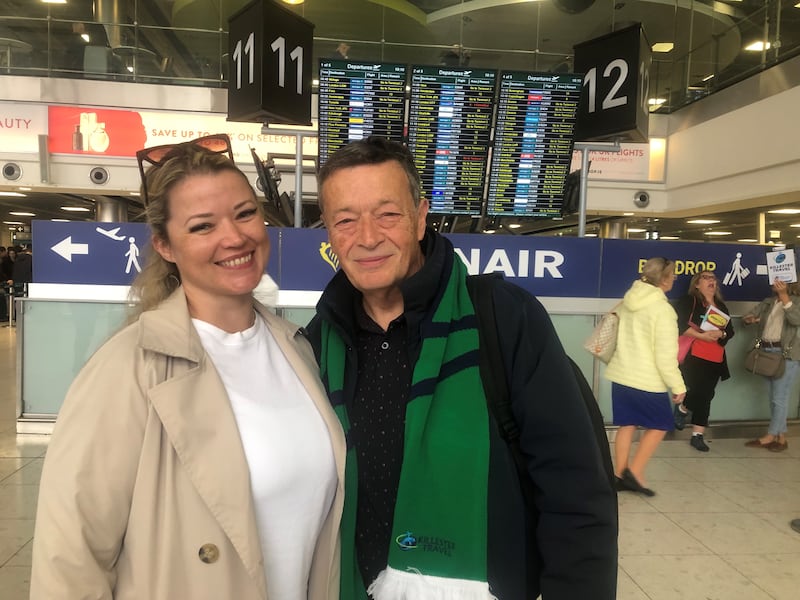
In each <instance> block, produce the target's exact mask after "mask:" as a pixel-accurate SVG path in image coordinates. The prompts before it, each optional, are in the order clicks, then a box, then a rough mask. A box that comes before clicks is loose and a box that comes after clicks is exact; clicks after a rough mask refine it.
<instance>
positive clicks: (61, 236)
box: [31, 221, 150, 285]
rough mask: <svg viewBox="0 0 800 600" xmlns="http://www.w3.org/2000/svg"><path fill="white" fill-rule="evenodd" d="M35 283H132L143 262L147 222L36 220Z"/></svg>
mask: <svg viewBox="0 0 800 600" xmlns="http://www.w3.org/2000/svg"><path fill="white" fill-rule="evenodd" d="M31 227H32V229H31V233H32V236H33V237H32V240H33V249H34V252H33V280H34V282H35V283H84V284H99V285H130V283H131V282H132V281H133V278H134V277H136V275H137V274H138V273H139V271H140V270H141V268H142V267H143V266H144V260H145V256H144V254H145V252H144V249H145V248H147V247H149V245H150V228H149V227H148V226H147V225H145V224H144V223H95V222H83V221H75V222H69V223H62V222H58V221H33V223H32V225H31Z"/></svg>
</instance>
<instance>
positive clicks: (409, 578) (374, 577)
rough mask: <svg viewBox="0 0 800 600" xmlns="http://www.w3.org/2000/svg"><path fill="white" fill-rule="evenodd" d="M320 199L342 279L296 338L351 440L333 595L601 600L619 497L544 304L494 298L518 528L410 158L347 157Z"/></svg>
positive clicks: (470, 334) (608, 593)
mask: <svg viewBox="0 0 800 600" xmlns="http://www.w3.org/2000/svg"><path fill="white" fill-rule="evenodd" d="M319 197H320V208H321V209H322V218H323V221H324V223H325V226H326V227H327V229H328V235H329V239H330V243H331V247H332V250H333V251H334V252H335V253H336V254H337V256H338V258H339V264H340V266H341V271H340V272H339V273H337V274H336V275H335V276H334V278H333V279H332V280H331V282H330V283H329V284H328V286H327V288H326V289H325V291H324V293H323V295H322V298H321V299H320V302H319V304H318V306H317V309H318V315H317V317H316V318H315V319H314V320H313V321H312V323H311V324H310V326H309V332H310V335H311V338H312V343H313V344H314V346H315V349H316V351H317V355H318V358H319V360H320V365H321V371H322V376H323V380H324V381H325V384H326V386H327V389H328V393H329V395H330V398H331V402H332V403H333V405H334V406H335V408H336V410H337V413H338V415H339V418H340V419H341V421H342V423H343V425H344V427H345V431H346V432H347V435H348V447H349V452H348V463H347V482H346V485H345V489H346V490H347V498H346V503H345V517H344V520H343V527H342V588H341V597H342V598H347V599H348V600H360V599H365V598H367V597H368V596H371V597H372V598H375V599H376V600H384V599H401V598H414V599H415V600H425V599H428V598H444V597H448V598H450V597H453V598H460V599H472V598H475V599H477V598H482V599H486V598H494V597H496V598H498V599H499V600H527V599H528V598H530V599H533V598H536V597H537V596H538V595H539V594H540V593H541V594H542V597H543V599H544V600H589V599H591V600H612V599H613V598H614V597H615V591H616V575H617V564H616V558H617V545H616V542H617V521H616V497H615V494H614V491H613V490H612V489H611V484H610V482H609V481H608V479H607V477H606V474H605V472H604V470H603V467H602V464H601V459H600V453H599V449H598V446H597V443H596V441H595V437H594V434H593V431H592V428H591V425H590V420H589V417H588V416H587V413H586V409H585V406H584V404H583V400H582V398H581V396H580V393H579V390H578V387H577V384H576V382H575V379H574V376H573V372H572V370H571V366H570V364H569V362H568V359H567V357H566V355H565V354H564V350H563V349H562V347H561V344H560V343H559V340H558V337H557V336H556V333H555V331H554V329H553V326H552V324H551V322H550V319H549V317H548V316H547V314H546V312H545V310H544V308H543V307H542V306H541V304H540V303H539V302H538V301H537V300H535V299H534V298H533V297H532V296H530V295H529V294H528V293H527V292H525V291H523V290H522V289H521V288H519V287H517V286H515V285H512V284H510V283H507V282H504V281H502V280H498V281H497V283H496V286H495V288H494V289H493V298H494V302H495V306H496V319H495V320H496V325H497V327H498V333H499V338H500V340H501V344H502V348H501V350H502V355H503V361H504V363H505V365H506V376H507V380H508V387H509V390H510V396H511V402H512V411H513V413H514V417H515V419H516V421H517V424H518V425H519V428H520V431H521V438H520V443H521V448H522V452H523V453H524V456H525V458H526V460H527V467H528V472H529V475H530V478H531V479H532V481H533V487H534V489H535V490H536V492H535V505H536V510H535V514H530V512H528V511H526V510H525V503H524V501H523V498H522V494H521V491H520V482H519V479H518V477H517V473H516V471H515V469H514V463H513V460H512V458H511V455H510V451H509V449H508V448H507V447H506V445H505V443H504V442H503V441H502V439H501V438H500V437H499V435H498V430H497V426H496V424H495V423H494V421H493V419H492V417H491V416H490V415H489V413H488V410H487V405H486V398H485V395H484V392H483V387H482V382H481V379H480V374H479V369H478V355H479V352H478V349H479V347H478V332H477V329H476V320H475V313H474V308H473V305H472V302H471V300H470V296H469V294H468V290H467V287H466V276H467V273H466V269H465V267H464V265H463V264H462V263H461V262H460V261H459V260H458V259H457V258H456V255H455V253H454V250H453V247H452V245H451V244H450V242H449V241H448V240H447V239H445V238H443V237H441V236H440V235H438V234H436V233H435V232H434V231H432V230H430V229H426V226H425V218H426V215H427V212H428V202H427V200H425V199H423V198H421V193H420V179H419V175H418V173H417V170H416V169H415V167H414V162H413V158H412V156H411V154H410V153H409V152H408V150H407V149H406V148H405V147H404V146H402V145H401V144H397V143H394V142H389V141H387V140H383V139H381V138H369V139H367V140H364V141H359V142H353V143H351V144H348V145H347V146H345V147H343V148H341V149H340V150H339V151H337V152H336V153H335V154H333V155H332V156H331V157H330V158H329V159H328V161H327V162H326V163H325V165H324V166H323V167H322V169H321V170H320V173H319ZM447 594H449V595H447Z"/></svg>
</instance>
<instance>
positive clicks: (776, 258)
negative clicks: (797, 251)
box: [767, 249, 797, 285]
mask: <svg viewBox="0 0 800 600" xmlns="http://www.w3.org/2000/svg"><path fill="white" fill-rule="evenodd" d="M767 276H768V277H769V284H770V285H772V284H773V283H775V280H777V279H780V280H781V281H785V282H786V283H794V282H795V281H797V269H796V267H795V258H794V250H792V249H789V250H775V251H774V252H767Z"/></svg>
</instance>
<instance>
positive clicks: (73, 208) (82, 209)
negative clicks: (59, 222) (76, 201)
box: [61, 206, 92, 212]
mask: <svg viewBox="0 0 800 600" xmlns="http://www.w3.org/2000/svg"><path fill="white" fill-rule="evenodd" d="M61 210H66V211H69V212H92V211H91V210H90V209H88V208H85V207H83V206H62V207H61Z"/></svg>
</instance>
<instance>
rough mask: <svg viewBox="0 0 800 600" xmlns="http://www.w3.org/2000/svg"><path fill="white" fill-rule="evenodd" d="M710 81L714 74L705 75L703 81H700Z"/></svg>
mask: <svg viewBox="0 0 800 600" xmlns="http://www.w3.org/2000/svg"><path fill="white" fill-rule="evenodd" d="M711 79H714V74H713V73H712V74H711V75H706V76H705V77H703V79H701V80H700V81H703V82H706V81H709V80H711Z"/></svg>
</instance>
